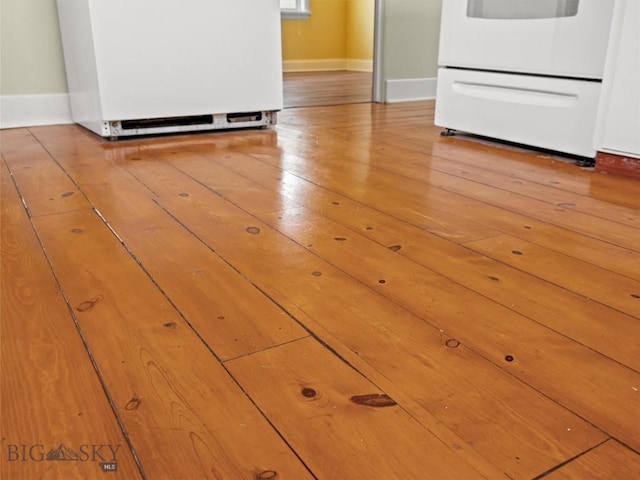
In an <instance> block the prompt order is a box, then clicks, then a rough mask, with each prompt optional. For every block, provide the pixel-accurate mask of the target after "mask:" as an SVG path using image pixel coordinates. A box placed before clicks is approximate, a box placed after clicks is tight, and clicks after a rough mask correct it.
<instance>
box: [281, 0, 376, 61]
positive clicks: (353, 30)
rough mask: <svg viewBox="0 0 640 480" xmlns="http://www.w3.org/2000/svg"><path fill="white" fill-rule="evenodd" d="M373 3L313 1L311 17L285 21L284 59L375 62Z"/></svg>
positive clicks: (344, 0)
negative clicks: (373, 60)
mask: <svg viewBox="0 0 640 480" xmlns="http://www.w3.org/2000/svg"><path fill="white" fill-rule="evenodd" d="M374 5H375V2H374V0H311V3H310V7H311V17H309V18H308V19H304V20H283V21H282V58H283V60H284V61H285V63H286V62H287V61H292V60H298V61H300V60H302V61H304V60H311V61H316V60H317V61H321V60H345V61H346V60H372V59H373V26H374Z"/></svg>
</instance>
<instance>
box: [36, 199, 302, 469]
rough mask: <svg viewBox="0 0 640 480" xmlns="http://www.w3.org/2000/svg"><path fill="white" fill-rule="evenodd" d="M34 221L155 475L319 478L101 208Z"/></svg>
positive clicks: (132, 435)
mask: <svg viewBox="0 0 640 480" xmlns="http://www.w3.org/2000/svg"><path fill="white" fill-rule="evenodd" d="M35 224H36V227H37V231H38V234H39V235H40V237H41V238H42V240H43V243H44V247H45V248H46V250H47V252H49V255H50V257H51V260H52V263H53V265H54V268H55V269H56V272H57V275H58V278H59V279H60V282H61V284H62V287H63V289H64V291H65V294H66V296H67V298H68V299H69V301H70V303H71V305H73V307H74V308H75V310H76V312H77V316H78V321H79V322H80V324H81V325H82V327H83V330H84V332H85V338H86V340H87V343H88V344H89V346H90V347H91V348H92V351H93V352H94V356H95V360H96V363H97V365H98V368H99V369H100V371H101V372H102V373H103V377H104V381H105V385H106V388H107V389H108V390H109V392H110V393H111V396H112V398H113V402H114V406H115V408H116V409H117V410H118V412H119V413H120V416H121V418H122V422H123V424H124V425H125V427H126V428H127V430H128V431H129V437H130V439H131V442H132V444H133V445H134V447H135V448H136V451H137V453H138V457H139V458H140V461H141V462H142V464H143V465H144V469H145V472H146V474H147V475H148V477H149V478H172V479H192V478H202V479H205V478H207V479H217V478H221V477H222V478H225V477H226V478H255V477H257V476H258V475H259V474H260V472H270V471H276V472H279V474H280V475H282V476H283V477H285V478H289V477H291V478H311V476H310V475H309V473H308V471H307V470H306V468H305V467H304V466H303V465H302V464H301V463H300V461H299V460H298V459H297V457H296V456H295V455H294V454H293V452H291V450H290V449H289V448H288V447H287V446H286V445H285V444H284V442H283V441H282V440H281V438H280V437H279V436H278V434H277V433H276V432H275V431H274V430H273V429H272V428H271V426H270V425H269V424H268V423H267V421H266V420H265V419H264V418H263V417H262V415H260V413H259V412H258V411H257V410H256V409H255V407H254V406H253V405H252V404H251V402H249V400H248V399H247V398H246V397H245V396H244V394H243V392H242V391H241V390H240V389H239V388H238V387H237V385H236V384H235V382H234V381H233V380H232V379H231V377H230V376H229V375H228V373H227V372H226V371H225V370H224V369H223V367H222V366H221V365H220V363H218V361H217V360H216V358H215V357H214V356H213V355H212V354H211V352H210V351H209V350H208V349H207V347H206V346H205V345H204V344H203V343H202V342H201V340H200V339H199V338H198V337H197V336H196V335H195V334H194V332H193V331H192V330H191V329H190V328H188V326H187V325H186V323H185V322H184V320H183V319H182V318H181V317H180V316H179V315H178V314H177V313H176V311H175V310H174V309H173V308H172V307H171V305H170V304H169V302H168V300H167V298H166V297H165V296H164V295H162V294H161V292H160V291H159V290H158V289H157V287H156V286H155V284H153V282H152V281H151V280H150V279H149V278H148V277H147V276H146V274H145V273H144V272H143V271H142V270H141V269H140V268H139V266H138V265H137V263H136V262H135V261H133V259H132V258H131V257H130V256H129V254H128V253H127V252H126V250H125V249H124V248H123V246H122V245H121V243H120V242H119V241H118V239H117V238H116V237H115V236H114V235H113V234H112V233H111V232H110V231H109V230H108V229H107V227H106V226H105V225H104V224H103V223H102V221H101V220H100V218H98V216H97V215H95V214H94V213H93V212H90V211H78V212H72V213H68V214H61V215H52V216H46V217H38V218H37V219H35ZM96 252H100V255H97V254H96Z"/></svg>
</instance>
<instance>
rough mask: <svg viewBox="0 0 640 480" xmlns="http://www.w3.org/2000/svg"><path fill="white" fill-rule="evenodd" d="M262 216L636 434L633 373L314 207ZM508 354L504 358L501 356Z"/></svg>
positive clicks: (621, 432) (537, 382)
mask: <svg viewBox="0 0 640 480" xmlns="http://www.w3.org/2000/svg"><path fill="white" fill-rule="evenodd" d="M262 217H263V218H264V219H265V221H266V222H267V223H268V224H270V225H272V226H273V227H274V228H276V229H278V230H279V231H281V232H283V233H286V234H287V235H288V236H289V237H291V238H292V239H294V240H295V241H296V242H297V243H298V244H299V245H306V246H307V247H308V249H309V250H310V251H312V252H314V253H315V254H316V255H318V256H319V257H320V258H323V259H326V260H327V261H328V262H330V263H331V264H333V265H340V268H341V269H342V270H344V271H345V272H346V273H347V274H349V275H351V276H353V277H354V278H356V279H358V280H360V281H361V282H363V283H364V284H366V285H368V286H369V287H370V288H375V289H376V290H378V291H380V292H381V293H382V294H383V295H385V296H386V297H388V298H389V299H391V300H393V301H394V302H396V303H397V304H399V305H401V306H403V307H404V308H407V309H408V310H410V311H411V312H413V313H414V314H415V315H418V316H420V317H421V318H425V319H427V320H428V321H429V322H430V323H431V324H432V325H434V326H435V327H437V328H439V329H441V330H442V331H445V332H447V334H449V335H451V336H453V337H454V338H456V340H459V341H460V342H462V343H463V344H465V345H468V346H469V347H470V348H472V349H474V350H475V351H477V352H479V353H481V354H482V355H483V356H484V357H486V358H490V359H492V360H493V361H494V362H495V363H500V364H502V365H504V366H505V368H506V369H508V370H509V371H510V372H512V374H513V375H515V376H517V377H518V378H520V379H522V380H523V381H525V382H526V383H527V384H529V385H533V386H534V387H536V388H537V389H538V390H540V391H544V392H545V393H546V394H547V395H548V396H550V397H551V398H553V399H554V400H555V401H557V402H558V403H560V404H561V405H564V406H565V407H567V408H569V409H570V410H571V411H575V412H579V413H580V414H581V415H582V416H583V417H584V418H589V419H590V421H591V422H593V423H595V424H596V425H597V426H599V427H600V428H601V429H603V430H604V431H608V432H609V433H611V434H612V435H617V436H619V438H621V439H624V441H626V442H628V443H630V444H633V445H640V436H639V435H637V432H635V431H634V429H633V428H629V425H631V424H633V423H634V419H635V418H636V414H635V411H636V409H637V407H638V402H639V401H640V399H639V398H638V395H637V392H636V391H635V390H634V389H633V387H634V386H636V385H637V384H638V383H640V373H638V372H634V371H632V370H629V369H628V368H625V367H622V366H621V365H619V364H618V363H617V362H614V361H611V360H610V359H607V358H605V357H602V356H601V355H599V354H596V353H595V352H593V351H592V350H590V349H588V348H585V347H584V346H582V345H580V344H578V343H575V342H573V341H570V340H568V339H566V337H564V336H562V335H559V334H557V333H556V332H553V331H550V330H548V329H546V328H544V327H542V326H540V325H539V324H537V323H534V322H531V321H530V320H529V319H527V318H526V317H523V316H520V315H518V314H515V313H514V312H513V311H512V310H510V309H508V308H505V307H503V306H500V305H498V304H497V303H495V302H493V301H491V300H488V299H486V298H485V297H483V296H480V295H477V294H475V292H473V291H471V290H468V289H465V288H462V287H460V286H459V285H458V284H455V283H453V282H451V281H450V280H448V279H446V278H445V277H442V276H440V275H437V274H434V273H433V272H431V271H428V270H426V269H424V268H423V267H421V266H419V265H417V264H415V263H413V262H412V261H410V260H408V259H405V258H403V257H402V256H400V255H396V254H395V252H393V251H392V250H390V249H389V248H386V247H383V246H380V245H372V244H371V243H370V242H369V241H368V240H366V239H364V237H363V236H362V235H359V234H357V233H355V232H353V231H350V230H347V229H346V228H345V227H341V226H339V225H337V224H335V223H333V222H330V221H327V220H325V219H323V218H322V217H320V216H318V215H313V214H309V212H303V213H302V214H300V212H299V211H294V212H292V213H291V214H289V212H281V213H280V214H269V215H265V216H262ZM336 239H340V241H336ZM354 258H357V259H358V260H357V261H353V260H351V259H354ZM453 305H456V307H455V308H452V306H453ZM533 338H535V339H536V342H535V343H533V344H532V343H531V339H533ZM508 355H509V356H511V362H509V361H505V358H506V356H508ZM605 385H608V386H606V387H604V386H605Z"/></svg>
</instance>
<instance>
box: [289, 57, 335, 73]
mask: <svg viewBox="0 0 640 480" xmlns="http://www.w3.org/2000/svg"><path fill="white" fill-rule="evenodd" d="M346 69H347V60H346V59H344V58H326V59H322V60H284V61H283V62H282V70H283V71H285V72H322V71H326V70H346Z"/></svg>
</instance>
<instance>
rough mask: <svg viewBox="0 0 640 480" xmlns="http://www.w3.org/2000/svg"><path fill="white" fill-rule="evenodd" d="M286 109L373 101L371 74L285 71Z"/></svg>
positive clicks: (345, 71) (346, 71)
mask: <svg viewBox="0 0 640 480" xmlns="http://www.w3.org/2000/svg"><path fill="white" fill-rule="evenodd" d="M283 80H284V84H283V90H284V107H285V108H291V107H308V106H323V105H340V104H353V103H359V102H363V103H366V102H371V98H372V95H373V90H372V83H373V74H372V73H371V72H355V71H348V70H344V71H331V72H285V73H284V75H283Z"/></svg>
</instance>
